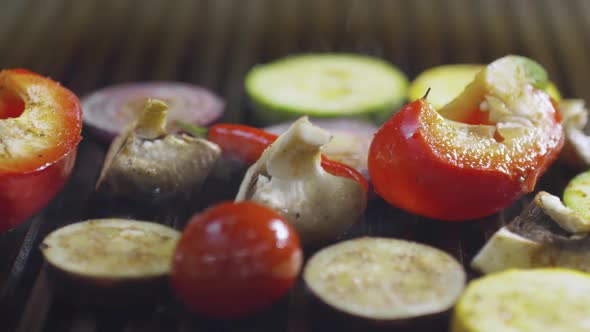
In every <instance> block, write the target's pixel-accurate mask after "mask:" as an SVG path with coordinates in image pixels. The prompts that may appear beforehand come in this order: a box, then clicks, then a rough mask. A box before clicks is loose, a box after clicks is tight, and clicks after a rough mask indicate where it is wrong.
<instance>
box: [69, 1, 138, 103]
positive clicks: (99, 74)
mask: <svg viewBox="0 0 590 332" xmlns="http://www.w3.org/2000/svg"><path fill="white" fill-rule="evenodd" d="M133 4H134V1H132V0H129V1H105V2H104V3H103V4H102V5H100V3H99V2H95V8H94V10H96V13H97V14H96V16H94V18H93V24H94V25H96V26H97V27H99V29H100V30H99V31H100V33H99V34H98V35H95V39H94V40H82V41H81V45H80V46H79V47H80V49H81V51H80V55H79V56H80V65H79V66H77V68H76V69H77V70H76V71H75V73H74V74H73V75H72V78H71V87H72V88H73V89H74V91H76V92H78V93H80V94H85V93H88V92H90V91H91V90H92V89H96V88H98V87H100V86H103V85H106V84H108V83H109V77H110V76H111V75H112V74H113V71H114V67H115V66H114V64H113V63H114V62H115V60H116V58H117V57H118V55H119V54H120V49H121V47H122V43H123V40H124V39H123V38H124V36H125V29H126V26H127V25H126V24H129V22H130V21H128V20H127V16H128V15H129V12H130V11H131V10H132V9H133ZM107 23H108V24H107Z"/></svg>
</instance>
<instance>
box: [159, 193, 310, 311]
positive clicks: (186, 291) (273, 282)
mask: <svg viewBox="0 0 590 332" xmlns="http://www.w3.org/2000/svg"><path fill="white" fill-rule="evenodd" d="M302 257H303V255H302V251H301V245H300V242H299V237H298V235H297V233H296V232H295V230H294V229H293V227H292V226H291V225H290V224H288V223H287V221H285V219H284V218H283V217H281V216H280V215H279V214H278V213H276V212H274V211H273V210H271V209H269V208H267V207H265V206H262V205H259V204H257V203H254V202H249V201H245V202H237V203H234V202H226V203H220V204H218V205H215V206H213V207H211V208H209V209H207V210H205V211H204V212H202V213H200V214H196V215H194V216H193V217H192V218H191V219H190V221H189V224H188V226H187V227H186V229H185V230H184V232H183V234H182V237H181V239H180V241H179V243H178V245H177V248H176V252H175V255H174V262H173V266H172V280H171V281H172V287H173V289H174V290H175V291H176V294H177V296H178V297H179V298H180V299H181V300H182V301H183V302H184V303H185V304H186V305H187V306H188V308H189V309H191V310H192V311H193V312H194V313H197V314H201V315H204V316H207V317H212V318H238V317H242V316H245V315H248V314H252V313H255V312H257V311H260V310H261V309H264V308H267V307H269V306H270V305H272V304H273V303H275V302H276V301H277V300H279V299H280V298H281V297H283V296H284V295H285V294H286V293H287V291H288V290H289V288H291V286H292V285H293V283H294V281H295V279H296V278H297V276H298V274H299V271H300V269H301V264H302V260H303V258H302Z"/></svg>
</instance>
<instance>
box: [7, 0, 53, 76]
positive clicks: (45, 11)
mask: <svg viewBox="0 0 590 332" xmlns="http://www.w3.org/2000/svg"><path fill="white" fill-rule="evenodd" d="M58 8H59V5H55V4H54V3H53V2H50V1H39V0H34V1H33V2H30V3H29V6H27V8H26V12H24V13H23V14H24V15H26V16H24V17H23V18H22V20H23V21H25V22H26V21H27V19H26V17H27V16H28V15H31V13H33V15H34V17H37V19H36V20H32V21H31V22H27V24H22V22H21V21H20V20H19V21H16V22H14V24H15V26H16V28H15V30H14V31H13V34H12V35H11V36H10V37H12V38H11V40H9V41H8V42H7V43H6V44H3V45H10V47H4V48H3V52H2V53H5V55H4V56H5V57H6V60H5V61H6V66H7V67H26V68H30V69H32V70H37V71H38V70H39V69H38V66H37V64H36V63H35V62H34V61H33V62H31V59H32V57H31V53H33V54H38V53H37V52H35V50H36V45H37V44H39V43H40V42H41V41H42V40H43V38H41V31H42V29H43V28H44V27H45V26H47V25H48V24H50V22H51V20H52V19H55V15H57V14H58V11H57V9H58Z"/></svg>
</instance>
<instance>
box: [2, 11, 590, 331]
mask: <svg viewBox="0 0 590 332" xmlns="http://www.w3.org/2000/svg"><path fill="white" fill-rule="evenodd" d="M589 47H590V1H585V0H570V1H555V0H477V1H475V0H474V1H470V0H414V1H412V0H399V1H396V0H306V1H303V0H302V1H295V0H249V1H245V0H242V1H240V0H209V1H191V0H177V1H164V0H0V68H11V67H24V68H28V69H31V70H33V71H36V72H39V73H41V74H43V75H47V76H50V77H52V78H54V79H56V80H58V81H60V82H62V84H63V85H65V86H67V87H69V88H70V89H72V90H73V91H74V92H76V93H77V94H78V95H80V96H83V95H85V94H87V93H89V92H91V91H93V90H95V89H97V88H100V87H103V86H107V85H110V84H114V83H120V82H127V81H143V80H179V81H187V82H191V83H195V84H199V85H203V86H205V87H208V88H210V89H212V90H213V91H215V92H217V93H218V94H219V95H221V96H222V97H223V98H224V99H225V100H226V102H227V112H226V113H225V116H224V119H223V120H224V121H230V122H246V123H247V122H249V120H250V118H249V111H248V107H247V103H246V98H245V94H244V89H243V78H244V75H245V73H246V72H247V71H248V69H249V68H250V67H251V66H252V65H254V64H256V63H262V62H267V61H270V60H272V59H275V58H277V57H281V56H284V55H287V54H290V53H300V52H326V51H336V52H355V53H363V54H370V55H375V56H379V57H382V58H385V59H387V60H389V61H391V62H392V63H393V64H395V65H397V66H398V67H399V68H400V69H401V70H402V71H404V72H405V73H406V74H407V75H408V76H409V77H410V78H413V77H414V76H415V75H416V74H417V73H419V72H420V71H422V70H423V69H426V68H428V67H431V66H435V65H439V64H445V63H466V62H472V63H484V62H489V61H491V60H493V59H495V58H497V57H500V56H503V55H505V54H508V53H514V54H521V55H526V56H529V57H532V58H534V59H536V60H538V61H539V62H540V63H541V64H543V65H544V66H545V68H547V70H548V71H549V73H550V77H551V79H552V80H553V81H554V82H555V83H556V84H557V86H558V87H559V89H560V90H561V92H562V93H563V95H564V96H565V97H579V98H584V99H586V100H590V89H588V86H589V83H590V81H589V75H590V61H588V54H589V51H590V49H589ZM85 136H86V139H85V141H84V142H83V143H82V145H81V147H80V155H79V159H78V164H77V168H76V172H75V174H74V176H73V178H72V180H71V181H70V183H69V184H68V186H67V187H66V189H65V190H64V192H63V193H62V194H61V195H60V196H59V197H58V198H56V200H54V202H53V203H52V204H51V205H50V206H49V207H48V209H46V210H45V211H44V212H43V213H40V214H39V215H37V216H36V217H35V218H33V220H31V222H29V223H28V224H27V225H25V226H23V227H21V228H19V229H18V230H16V231H14V232H12V233H11V234H9V235H3V236H0V242H2V241H3V243H2V244H0V249H1V250H2V255H0V330H2V331H13V330H16V331H176V330H178V331H191V330H207V331H209V330H230V329H235V330H248V331H281V330H289V331H308V330H314V331H324V330H325V331H327V330H332V329H336V328H338V329H341V330H342V329H346V328H347V326H345V325H344V324H338V323H336V325H333V324H334V322H332V323H318V324H316V323H315V321H314V318H311V317H312V316H310V315H308V311H306V310H307V309H306V308H307V304H306V303H307V302H306V299H305V297H304V296H303V295H302V294H303V290H302V286H301V285H298V286H297V288H296V289H295V290H294V292H293V294H292V295H291V296H290V297H289V298H288V299H285V301H283V302H285V303H282V304H280V305H278V306H277V308H274V309H272V310H274V311H272V312H273V314H272V316H273V318H272V319H270V320H267V319H266V318H255V319H253V321H252V322H249V323H248V324H246V325H243V326H242V325H235V324H229V325H224V324H218V323H215V322H213V323H212V322H204V321H202V320H195V318H193V317H190V315H187V314H186V313H183V312H182V309H178V308H177V307H176V306H174V305H170V306H168V307H165V308H157V309H154V310H155V311H154V312H150V313H149V314H148V315H147V316H148V317H139V318H129V317H127V316H126V314H125V313H120V314H118V315H117V314H112V313H111V314H102V313H101V314H99V313H95V312H82V311H77V310H76V308H72V307H68V306H66V305H62V304H60V303H58V302H56V301H55V300H54V299H53V298H52V296H51V292H50V291H49V290H48V288H47V285H46V281H45V279H44V276H43V273H42V272H41V271H43V270H42V259H41V257H40V254H39V252H38V250H37V245H38V243H39V241H40V239H41V238H42V237H43V236H44V235H46V234H47V233H48V232H50V231H52V230H53V229H55V228H56V227H58V226H59V225H63V224H67V223H70V222H73V221H77V220H80V219H81V218H84V216H86V210H87V209H88V208H89V206H88V198H89V197H90V195H91V190H92V183H93V181H94V179H95V176H96V173H97V172H98V168H99V167H100V164H101V162H102V158H103V155H104V150H105V149H106V147H104V146H101V145H100V144H98V143H96V142H94V141H93V139H92V136H90V135H86V133H85ZM569 176H570V174H568V173H566V172H564V171H563V170H561V169H560V168H559V167H554V168H553V169H552V170H550V171H549V173H548V174H547V175H546V176H545V178H544V180H543V182H542V184H541V188H544V189H548V188H549V189H552V190H553V191H554V192H559V191H560V190H562V188H563V184H564V183H565V181H567V180H568V179H569ZM228 197H231V195H229V196H228ZM522 204H524V202H521V203H519V204H516V205H515V207H514V208H513V211H512V210H509V211H507V212H506V213H503V214H500V215H498V216H494V217H493V218H490V219H489V220H486V222H488V223H493V224H495V225H496V226H499V225H500V224H502V223H504V222H505V221H506V220H509V219H510V218H511V216H513V215H514V214H515V213H517V212H518V211H519V209H520V207H521V206H522ZM511 211H512V212H511ZM398 220H402V221H399V223H403V222H407V223H409V225H410V226H408V227H406V228H403V229H404V231H403V232H401V231H400V230H399V229H398V228H391V226H389V225H390V224H391V223H394V222H397V221H398ZM416 221H418V223H416ZM417 224H419V225H418V226H416V225H417ZM425 225H426V226H425ZM439 231H442V232H443V233H442V234H444V236H445V237H446V238H444V239H441V238H438V237H437V236H436V235H434V234H436V233H437V232H439ZM482 232H483V231H482V230H481V228H480V227H479V223H478V222H477V221H474V222H473V223H466V224H464V225H461V226H456V225H455V226H446V225H442V226H441V224H440V223H436V222H430V221H420V220H419V218H417V217H414V216H411V215H408V214H405V213H403V212H401V211H398V210H396V209H393V208H390V207H388V206H386V205H385V204H383V203H381V202H374V203H372V205H371V206H370V209H369V211H368V212H367V217H366V218H365V220H363V221H362V222H361V223H360V225H359V226H358V227H357V229H355V230H354V231H353V235H359V234H373V235H388V236H397V237H408V238H413V239H416V238H417V239H418V240H420V241H422V242H428V243H431V244H433V245H436V246H438V247H441V248H443V249H445V250H447V251H449V252H451V253H453V254H454V255H455V256H457V257H458V258H460V259H462V260H467V259H469V258H470V256H471V255H472V254H473V251H474V250H476V249H477V248H478V247H479V246H480V245H481V243H483V238H484V237H485V236H487V235H489V230H488V233H482ZM330 324H332V325H330ZM446 325H447V322H446V321H444V320H443V321H441V322H438V323H437V325H436V326H435V327H429V328H422V329H420V331H431V330H432V331H446V329H447V326H446ZM238 326H241V327H239V328H238ZM328 327H329V328H328Z"/></svg>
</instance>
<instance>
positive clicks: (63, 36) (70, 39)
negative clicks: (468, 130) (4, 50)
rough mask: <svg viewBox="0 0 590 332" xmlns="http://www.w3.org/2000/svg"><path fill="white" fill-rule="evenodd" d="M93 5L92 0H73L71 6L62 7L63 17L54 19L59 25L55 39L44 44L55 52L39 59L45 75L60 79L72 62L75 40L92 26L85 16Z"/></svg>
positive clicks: (81, 36)
mask: <svg viewBox="0 0 590 332" xmlns="http://www.w3.org/2000/svg"><path fill="white" fill-rule="evenodd" d="M65 3H66V4H70V3H68V2H65ZM94 6H95V3H94V2H92V1H74V2H73V3H72V4H71V6H64V8H62V10H63V13H65V15H64V16H65V18H64V19H63V20H56V21H57V22H59V23H58V24H59V25H58V29H57V31H56V32H55V33H54V37H53V38H55V39H51V43H48V44H47V46H46V48H47V49H48V51H51V52H55V53H53V55H52V56H51V57H46V58H44V59H41V60H42V61H43V62H42V64H41V65H40V66H41V67H42V68H44V70H45V71H44V73H45V74H46V75H48V76H51V77H54V78H56V79H60V80H61V77H60V76H62V75H63V72H64V71H65V70H66V67H68V66H70V65H71V63H72V62H73V61H72V54H73V53H74V49H75V47H76V41H78V40H80V39H82V38H83V36H84V35H83V32H84V31H87V30H88V29H91V28H92V25H91V21H90V20H87V19H85V18H86V17H88V16H89V14H90V13H91V12H92V10H93V7H94ZM60 13H62V12H61V11H60ZM73 27H74V28H73Z"/></svg>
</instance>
